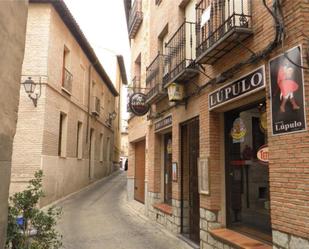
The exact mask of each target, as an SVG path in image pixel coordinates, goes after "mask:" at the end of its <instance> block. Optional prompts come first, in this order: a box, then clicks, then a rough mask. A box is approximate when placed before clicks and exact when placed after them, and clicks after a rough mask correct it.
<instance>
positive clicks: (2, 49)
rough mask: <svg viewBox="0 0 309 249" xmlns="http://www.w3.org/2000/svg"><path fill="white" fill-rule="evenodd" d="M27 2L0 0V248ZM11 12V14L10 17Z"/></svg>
mask: <svg viewBox="0 0 309 249" xmlns="http://www.w3.org/2000/svg"><path fill="white" fill-rule="evenodd" d="M27 9H28V1H26V0H25V1H0V37H1V39H0V54H1V58H0V68H1V75H0V86H1V93H0V106H1V108H0V120H1V122H0V183H1V187H0V248H3V247H4V243H5V234H6V226H7V207H8V201H7V200H8V195H9V184H10V172H11V158H12V147H13V138H14V135H15V131H16V119H17V110H18V100H19V78H20V74H21V66H22V61H23V56H24V48H25V34H26V22H27ZM11 13H14V15H12V14H11Z"/></svg>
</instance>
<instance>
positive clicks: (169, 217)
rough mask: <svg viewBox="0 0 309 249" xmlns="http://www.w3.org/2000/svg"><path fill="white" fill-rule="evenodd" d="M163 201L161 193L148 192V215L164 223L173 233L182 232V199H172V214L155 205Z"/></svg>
mask: <svg viewBox="0 0 309 249" xmlns="http://www.w3.org/2000/svg"><path fill="white" fill-rule="evenodd" d="M158 203H161V198H160V194H159V193H152V192H148V202H147V207H146V214H147V215H148V217H149V218H150V219H151V220H153V221H156V222H158V223H159V224H161V225H163V226H164V227H165V228H166V229H168V230H169V231H171V232H173V233H180V222H181V221H180V219H181V208H180V205H181V203H180V201H177V200H174V199H173V200H172V210H173V211H172V214H169V213H167V212H164V211H163V210H160V209H158V208H155V207H154V205H155V204H158Z"/></svg>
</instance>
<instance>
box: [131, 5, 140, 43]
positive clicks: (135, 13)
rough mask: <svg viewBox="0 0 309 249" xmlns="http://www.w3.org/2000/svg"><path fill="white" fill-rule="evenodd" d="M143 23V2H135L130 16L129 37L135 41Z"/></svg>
mask: <svg viewBox="0 0 309 249" xmlns="http://www.w3.org/2000/svg"><path fill="white" fill-rule="evenodd" d="M142 21H143V12H142V0H135V1H134V3H133V6H132V8H131V9H130V15H129V37H130V39H133V38H134V37H135V35H136V34H137V31H138V29H139V27H140V26H141V23H142Z"/></svg>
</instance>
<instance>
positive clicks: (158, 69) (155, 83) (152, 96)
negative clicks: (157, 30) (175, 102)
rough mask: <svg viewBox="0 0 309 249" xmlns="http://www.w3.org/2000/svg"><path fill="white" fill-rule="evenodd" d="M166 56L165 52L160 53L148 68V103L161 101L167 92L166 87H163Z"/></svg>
mask: <svg viewBox="0 0 309 249" xmlns="http://www.w3.org/2000/svg"><path fill="white" fill-rule="evenodd" d="M165 58H166V57H165V56H164V55H163V54H160V53H159V54H158V55H157V56H156V58H155V59H154V60H153V61H152V62H151V63H150V65H149V66H148V67H147V69H146V92H145V93H146V96H147V103H149V104H152V103H155V102H157V101H159V100H160V99H162V98H163V97H164V96H166V94H167V92H166V89H165V88H164V87H163V74H164V59H165Z"/></svg>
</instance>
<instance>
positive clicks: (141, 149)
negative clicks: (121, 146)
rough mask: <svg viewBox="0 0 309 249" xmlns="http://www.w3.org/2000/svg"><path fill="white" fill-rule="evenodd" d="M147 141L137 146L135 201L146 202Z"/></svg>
mask: <svg viewBox="0 0 309 249" xmlns="http://www.w3.org/2000/svg"><path fill="white" fill-rule="evenodd" d="M145 145H146V144H145V140H143V141H141V142H138V143H136V144H135V181H134V199H135V200H137V201H139V202H142V203H144V202H145Z"/></svg>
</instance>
